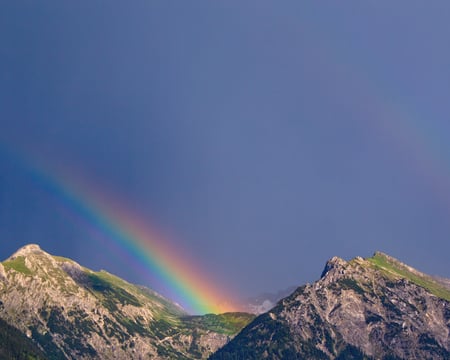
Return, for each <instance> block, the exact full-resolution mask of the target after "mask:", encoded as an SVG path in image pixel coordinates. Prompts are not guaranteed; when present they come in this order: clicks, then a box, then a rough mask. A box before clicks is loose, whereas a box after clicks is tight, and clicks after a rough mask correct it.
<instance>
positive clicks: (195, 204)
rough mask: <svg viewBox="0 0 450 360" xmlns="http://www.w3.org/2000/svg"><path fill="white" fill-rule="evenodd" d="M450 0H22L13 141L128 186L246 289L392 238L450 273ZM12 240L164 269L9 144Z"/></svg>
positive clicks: (95, 177) (6, 189)
mask: <svg viewBox="0 0 450 360" xmlns="http://www.w3.org/2000/svg"><path fill="white" fill-rule="evenodd" d="M449 12H450V4H449V3H448V2H445V1H433V2H428V3H426V2H419V1H396V2H394V3H393V2H388V1H376V2H375V1H367V2H360V1H348V2H339V3H338V2H336V3H332V2H330V3H323V2H320V3H318V2H303V1H301V2H300V1H285V2H274V1H226V2H225V1H222V2H219V1H135V2H131V3H130V2H128V3H126V4H125V3H123V2H115V1H109V2H108V3H104V2H99V1H90V2H76V3H67V2H51V1H41V2H29V1H23V2H9V3H3V4H2V5H1V11H0V122H1V131H0V142H1V143H2V144H3V147H4V148H8V149H9V150H10V151H12V152H17V153H20V154H23V156H24V157H25V159H27V161H29V162H30V163H33V164H34V163H36V162H37V161H39V162H40V163H43V164H45V166H47V167H48V168H61V167H63V168H65V169H69V170H71V171H73V172H74V173H76V174H77V175H79V176H81V177H83V178H84V179H87V180H88V181H89V182H91V183H92V184H95V185H96V186H99V187H103V188H105V189H108V191H109V192H110V193H113V194H116V195H117V197H118V198H121V199H125V200H126V202H127V204H131V206H132V207H133V210H134V211H136V212H138V213H139V214H140V215H141V216H142V218H143V219H145V218H148V219H151V221H152V222H154V223H157V224H158V226H160V227H161V228H163V229H166V231H167V232H168V233H170V234H172V235H173V237H172V241H174V242H175V245H176V244H177V243H179V245H180V247H182V248H183V249H187V251H188V252H189V254H190V255H191V257H192V258H195V259H196V262H197V264H196V265H197V266H198V267H200V268H202V269H205V271H206V272H208V273H210V274H211V275H212V277H213V278H215V279H217V281H218V282H223V283H226V284H229V285H230V286H232V287H234V288H235V289H236V290H237V292H239V293H241V294H242V295H252V294H255V293H259V292H262V291H271V290H273V291H276V290H279V289H283V288H286V287H289V286H291V285H301V284H303V283H305V282H311V281H314V280H315V279H316V278H317V277H318V276H319V275H320V272H321V270H322V267H323V265H324V262H325V261H326V260H327V259H328V258H330V257H332V256H334V255H337V256H341V257H343V258H346V259H349V258H352V257H354V256H358V255H360V256H370V255H371V254H372V253H373V252H374V251H376V250H381V251H385V252H387V253H389V254H391V255H393V256H395V257H398V258H400V259H401V260H404V261H405V262H408V263H409V264H411V265H413V266H416V267H417V268H419V269H421V270H424V271H426V272H429V273H432V274H438V275H442V276H446V277H450V269H449V266H448V254H449V252H450V242H449V241H448V239H449V234H450V221H449V215H450V183H449V180H450V149H449V144H450V141H449V140H450V139H449V137H450V121H449V115H450V101H449V99H448V97H449V94H450V89H449V88H450V66H449V65H450V48H449V47H448V46H447V43H448V39H449V37H450V25H448V14H449ZM0 243H1V246H0V257H1V258H2V259H4V258H6V257H8V256H9V255H10V254H11V253H12V252H13V251H14V250H15V249H16V248H18V247H19V246H21V245H24V244H26V243H39V244H40V245H41V246H42V247H43V248H44V249H45V250H47V251H49V252H52V253H56V254H59V255H64V256H68V257H72V258H74V259H75V260H77V261H78V262H80V263H82V264H84V265H86V266H89V267H92V268H94V269H100V268H105V269H107V270H109V271H110V272H113V273H116V274H118V275H121V276H124V277H126V278H127V279H128V280H131V281H135V282H138V283H146V281H148V278H147V277H145V276H143V275H142V274H138V273H135V272H133V271H132V270H131V269H128V268H127V267H126V266H125V264H124V263H122V262H121V259H120V258H117V256H116V255H115V254H113V253H109V252H108V251H107V250H105V249H102V246H101V244H99V243H98V242H96V240H95V239H93V238H92V235H91V234H90V233H89V231H88V230H87V229H84V228H83V227H82V226H81V227H80V226H79V224H76V223H74V222H73V221H72V219H71V217H70V216H68V215H67V214H65V213H64V212H61V211H60V207H59V206H58V204H57V202H56V201H55V199H53V198H51V197H50V196H48V194H45V192H43V191H42V189H39V187H38V186H37V184H35V183H34V182H33V181H32V179H30V178H29V177H27V174H26V173H25V172H24V171H23V170H21V168H20V166H18V165H17V164H16V163H15V161H14V160H12V159H11V158H10V157H9V156H8V155H6V153H5V152H3V153H1V154H0ZM147 285H150V286H151V285H152V284H147ZM156 290H158V289H156Z"/></svg>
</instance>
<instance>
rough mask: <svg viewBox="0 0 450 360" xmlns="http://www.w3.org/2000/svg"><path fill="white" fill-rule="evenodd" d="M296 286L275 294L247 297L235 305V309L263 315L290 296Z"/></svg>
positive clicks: (268, 293)
mask: <svg viewBox="0 0 450 360" xmlns="http://www.w3.org/2000/svg"><path fill="white" fill-rule="evenodd" d="M296 288H297V286H291V287H289V288H287V289H284V290H280V291H277V292H273V293H271V292H266V293H262V294H259V295H256V296H252V297H248V298H246V299H244V300H241V301H240V302H239V303H236V307H237V308H239V309H242V311H244V312H247V313H250V314H256V315H259V314H263V313H265V312H267V311H269V310H270V309H272V308H273V307H274V306H275V305H276V304H277V303H278V301H280V300H281V299H283V298H285V297H286V296H288V295H290V294H292V293H293V292H294V290H295V289H296Z"/></svg>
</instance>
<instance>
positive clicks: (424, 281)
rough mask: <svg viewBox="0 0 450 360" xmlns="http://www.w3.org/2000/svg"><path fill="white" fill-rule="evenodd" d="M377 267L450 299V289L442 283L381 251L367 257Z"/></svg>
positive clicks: (438, 295)
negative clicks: (416, 271)
mask: <svg viewBox="0 0 450 360" xmlns="http://www.w3.org/2000/svg"><path fill="white" fill-rule="evenodd" d="M367 260H368V261H370V262H371V263H372V264H373V265H375V266H376V267H377V268H379V269H381V270H383V271H384V272H385V273H386V274H387V275H391V276H395V277H401V278H404V279H407V280H409V281H411V282H412V283H414V284H416V285H418V286H421V287H423V288H425V289H427V290H428V291H429V292H431V293H432V294H433V295H436V296H437V297H440V298H441V299H445V300H447V301H450V291H449V290H448V289H446V288H445V287H443V286H442V285H440V284H439V283H438V282H437V281H435V280H434V279H433V278H431V277H429V276H427V275H425V274H424V275H420V274H416V273H414V272H412V271H410V270H408V268H407V267H405V266H402V264H400V263H397V262H395V261H392V260H391V259H389V258H388V257H386V256H385V255H383V254H381V253H376V254H375V255H374V256H373V257H371V258H369V259H367Z"/></svg>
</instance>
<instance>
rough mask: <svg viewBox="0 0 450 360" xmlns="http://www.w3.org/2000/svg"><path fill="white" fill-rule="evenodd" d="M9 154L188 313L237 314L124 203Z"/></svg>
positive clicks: (193, 267)
mask: <svg viewBox="0 0 450 360" xmlns="http://www.w3.org/2000/svg"><path fill="white" fill-rule="evenodd" d="M0 150H1V147H0ZM6 153H7V154H8V155H9V157H10V158H11V159H13V160H14V162H15V163H16V164H20V165H21V167H23V168H24V169H25V170H26V171H27V172H28V173H29V174H30V175H31V177H32V179H33V180H34V182H35V183H37V184H38V185H39V186H40V187H41V188H43V189H45V191H47V192H49V193H50V194H51V195H53V196H54V197H55V198H57V199H58V201H59V202H60V203H61V204H62V205H64V206H65V207H66V208H67V209H68V210H70V212H71V213H72V214H73V215H75V216H76V217H77V218H78V219H80V220H82V221H83V223H84V224H85V225H88V226H90V227H91V229H93V230H94V231H95V232H96V233H97V235H100V237H101V238H102V239H103V242H104V243H105V244H108V245H112V246H113V247H116V248H117V249H119V250H120V251H121V252H123V254H122V255H124V257H127V258H128V259H131V263H130V265H132V266H133V267H135V268H136V267H138V268H139V269H140V270H141V271H143V272H144V274H147V275H150V274H151V275H152V276H153V277H156V278H157V279H158V280H159V281H160V282H161V284H163V285H164V286H165V287H166V288H167V289H168V291H169V292H170V295H171V296H174V297H175V298H176V300H175V301H177V302H179V303H180V305H181V306H183V307H184V308H185V309H186V310H187V311H188V312H190V313H192V314H206V313H223V312H226V311H233V310H234V309H233V308H232V307H231V305H230V303H227V302H226V301H225V299H226V297H225V296H224V295H223V294H222V293H221V291H220V290H219V289H217V288H216V287H215V286H213V285H212V284H213V283H214V282H213V281H211V280H210V279H207V278H206V276H204V272H201V271H199V270H198V269H196V268H195V266H193V265H192V264H191V263H188V262H187V261H186V259H185V258H184V257H183V256H182V250H180V249H178V248H174V247H171V246H170V245H169V243H168V242H167V241H165V240H164V239H163V237H161V236H158V235H157V234H156V231H154V230H152V229H150V228H149V226H148V225H146V224H144V222H143V221H142V220H140V219H139V216H137V215H136V214H133V213H132V212H131V211H130V210H129V209H127V208H125V207H124V206H123V204H122V203H121V204H119V203H117V202H114V201H112V200H111V198H110V197H108V198H107V197H102V196H101V194H100V192H99V191H87V190H86V187H82V188H83V191H81V190H80V189H81V187H80V186H78V187H75V186H73V185H71V184H70V182H69V181H66V180H63V178H62V177H60V176H59V177H58V178H57V177H55V176H52V175H50V173H48V172H44V171H43V170H42V167H36V166H31V165H30V164H29V163H28V162H25V161H23V159H21V158H19V157H18V156H12V154H11V152H10V151H6ZM57 179H58V180H57ZM97 238H98V237H97Z"/></svg>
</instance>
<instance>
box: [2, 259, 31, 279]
mask: <svg viewBox="0 0 450 360" xmlns="http://www.w3.org/2000/svg"><path fill="white" fill-rule="evenodd" d="M2 264H3V266H4V268H5V270H6V271H8V270H11V269H13V270H15V271H18V272H20V273H22V274H25V275H31V274H32V273H31V270H30V269H28V268H27V267H26V265H25V257H23V256H18V257H16V258H15V259H12V260H6V261H5V262H3V263H2Z"/></svg>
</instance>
